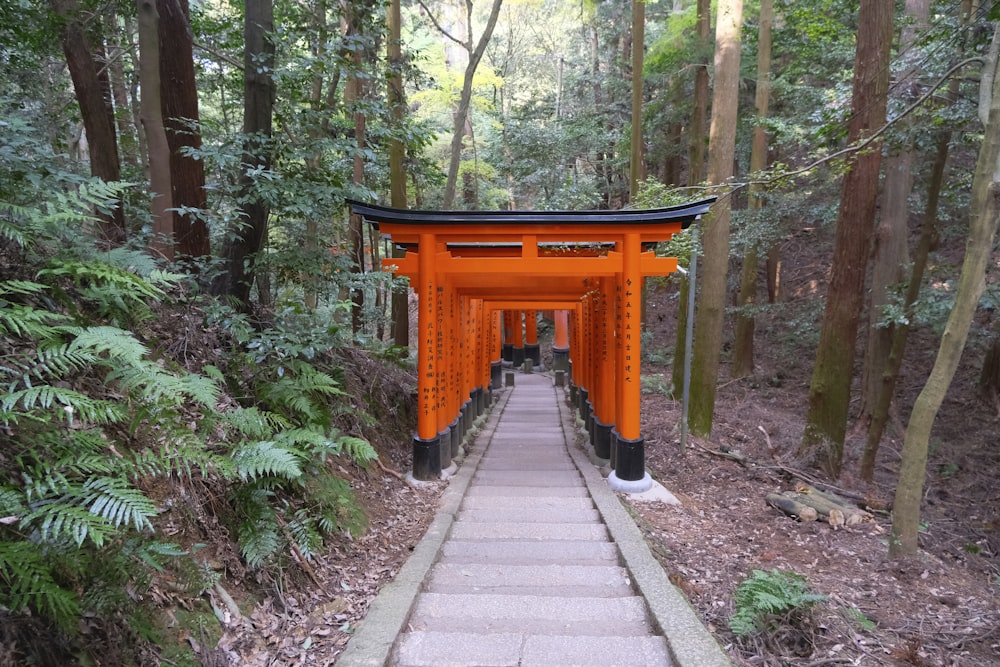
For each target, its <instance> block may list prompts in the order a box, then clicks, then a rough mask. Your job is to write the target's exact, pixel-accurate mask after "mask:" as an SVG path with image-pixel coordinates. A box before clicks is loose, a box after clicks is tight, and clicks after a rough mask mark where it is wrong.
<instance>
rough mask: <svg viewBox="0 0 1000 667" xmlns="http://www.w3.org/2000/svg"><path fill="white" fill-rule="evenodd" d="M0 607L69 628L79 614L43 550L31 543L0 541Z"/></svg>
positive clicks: (73, 596) (70, 594) (70, 593)
mask: <svg viewBox="0 0 1000 667" xmlns="http://www.w3.org/2000/svg"><path fill="white" fill-rule="evenodd" d="M0 581H3V584H4V585H2V586H0V606H3V607H6V608H8V609H11V610H13V611H21V610H22V609H24V608H25V607H27V608H29V609H32V610H33V611H36V612H38V613H41V614H42V615H44V616H47V617H48V618H51V619H52V620H54V621H56V622H57V623H58V624H59V625H60V626H62V627H63V628H64V629H67V630H69V629H72V627H73V625H75V623H76V620H77V618H78V616H79V613H80V608H79V603H78V602H77V599H76V596H75V595H74V594H73V593H72V592H71V591H69V590H67V589H65V588H63V587H61V586H60V585H59V584H58V583H57V582H56V579H55V577H54V576H53V572H52V563H51V561H50V559H49V558H47V557H46V553H45V551H44V550H43V549H41V548H39V546H38V545H37V544H31V543H30V542H0Z"/></svg>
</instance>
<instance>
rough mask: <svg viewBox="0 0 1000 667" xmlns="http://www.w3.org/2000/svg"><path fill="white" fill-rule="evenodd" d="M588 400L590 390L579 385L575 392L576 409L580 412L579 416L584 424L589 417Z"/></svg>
mask: <svg viewBox="0 0 1000 667" xmlns="http://www.w3.org/2000/svg"><path fill="white" fill-rule="evenodd" d="M589 400H590V391H589V390H587V389H584V388H583V387H580V390H579V391H577V392H576V402H577V406H576V409H577V411H578V412H579V413H580V418H581V419H582V420H583V423H584V424H586V423H587V420H588V419H589V418H590V413H589V409H588V401H589Z"/></svg>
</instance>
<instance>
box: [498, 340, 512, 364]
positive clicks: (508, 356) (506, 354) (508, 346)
mask: <svg viewBox="0 0 1000 667" xmlns="http://www.w3.org/2000/svg"><path fill="white" fill-rule="evenodd" d="M513 354H514V344H513V343H504V344H503V345H501V346H500V359H501V361H506V362H507V363H510V362H511V361H512V360H513V358H514V357H513Z"/></svg>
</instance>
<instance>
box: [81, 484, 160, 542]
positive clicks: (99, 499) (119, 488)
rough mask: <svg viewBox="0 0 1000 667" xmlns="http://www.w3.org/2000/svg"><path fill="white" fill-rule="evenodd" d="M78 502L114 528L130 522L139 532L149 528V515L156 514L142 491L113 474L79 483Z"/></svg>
mask: <svg viewBox="0 0 1000 667" xmlns="http://www.w3.org/2000/svg"><path fill="white" fill-rule="evenodd" d="M83 491H84V494H85V495H84V496H83V498H82V499H81V504H83V505H89V508H88V509H89V510H90V512H91V513H92V514H96V515H97V516H100V517H103V518H104V519H105V520H107V521H108V522H109V523H110V524H111V525H112V526H114V527H115V528H118V527H120V526H123V525H131V526H132V527H133V528H134V529H135V530H138V531H142V530H147V529H151V528H152V527H153V525H152V523H150V521H149V519H150V517H154V516H156V515H157V514H159V510H157V509H156V505H155V504H153V501H152V500H150V499H149V498H148V497H147V496H146V494H144V493H143V492H142V491H140V490H139V489H137V488H135V487H133V486H130V485H129V484H128V482H126V481H125V480H121V479H117V478H115V477H96V478H95V477H92V478H90V479H88V480H87V481H86V482H84V484H83Z"/></svg>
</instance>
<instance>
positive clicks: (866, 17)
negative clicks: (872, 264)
mask: <svg viewBox="0 0 1000 667" xmlns="http://www.w3.org/2000/svg"><path fill="white" fill-rule="evenodd" d="M892 10H893V5H892V3H889V2H885V0H861V11H860V14H859V15H858V26H859V29H858V46H857V52H856V54H855V60H854V89H853V93H852V98H851V121H850V125H849V127H848V134H847V140H848V142H849V143H855V142H857V141H859V140H862V139H864V138H865V136H866V135H867V134H870V133H871V132H874V131H875V130H877V129H878V128H879V127H881V126H882V125H883V124H884V123H885V110H886V94H887V92H888V88H889V51H890V47H891V45H892ZM881 162H882V151H881V142H876V143H875V144H874V145H873V146H871V147H869V148H868V150H866V151H864V152H863V153H862V154H861V155H857V156H856V157H855V158H854V161H853V162H852V164H851V166H850V168H849V169H848V171H847V173H846V174H845V176H844V183H843V189H842V191H841V198H840V212H839V215H838V219H837V231H836V238H835V243H834V251H833V269H832V275H831V277H830V285H829V289H828V293H827V300H826V309H825V311H824V313H823V325H822V330H821V332H820V340H819V348H818V349H817V352H816V366H815V368H814V369H813V376H812V381H811V382H810V385H809V413H808V416H807V417H806V428H805V434H804V435H803V439H802V444H801V446H800V448H799V452H800V454H803V455H805V454H809V455H812V456H813V457H814V459H815V461H816V462H817V463H819V464H820V465H821V466H822V467H823V468H824V469H825V470H826V471H827V472H828V473H829V474H830V475H831V476H832V477H834V478H837V477H839V476H840V469H841V465H842V463H843V457H844V438H845V436H846V430H847V412H848V407H849V403H850V397H851V377H852V375H853V370H854V350H855V347H856V342H857V335H858V320H859V318H860V312H861V309H862V306H863V305H864V280H865V269H866V267H867V264H868V256H869V252H870V247H869V246H870V243H871V234H872V225H873V223H874V218H875V204H876V201H877V199H878V186H879V167H880V165H881Z"/></svg>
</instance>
